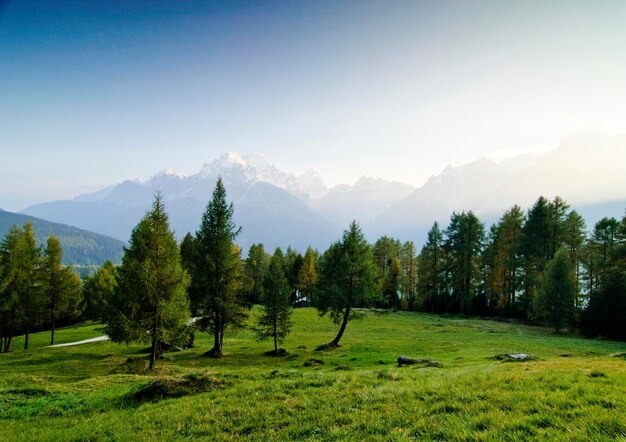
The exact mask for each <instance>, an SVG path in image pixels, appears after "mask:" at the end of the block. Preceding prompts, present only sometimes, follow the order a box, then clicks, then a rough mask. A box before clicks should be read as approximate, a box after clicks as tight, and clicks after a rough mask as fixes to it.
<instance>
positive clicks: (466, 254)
mask: <svg viewBox="0 0 626 442" xmlns="http://www.w3.org/2000/svg"><path fill="white" fill-rule="evenodd" d="M484 238H485V227H484V225H483V223H481V222H480V220H479V219H478V218H477V217H476V215H474V213H473V212H471V211H470V212H467V213H466V212H461V213H453V214H452V217H451V218H450V225H449V226H448V228H447V229H446V240H445V243H444V248H445V249H446V251H447V252H448V256H449V258H448V262H447V266H448V269H449V271H450V276H451V283H452V311H453V312H461V313H463V314H471V313H475V312H476V310H477V309H479V308H480V307H479V306H477V305H475V298H476V295H477V287H478V283H479V279H480V256H481V253H482V247H483V241H484Z"/></svg>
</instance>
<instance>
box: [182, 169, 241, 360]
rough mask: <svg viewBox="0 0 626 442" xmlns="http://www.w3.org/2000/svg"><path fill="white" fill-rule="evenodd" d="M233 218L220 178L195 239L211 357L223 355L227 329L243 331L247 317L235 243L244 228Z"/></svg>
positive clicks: (196, 280) (199, 310) (195, 277)
mask: <svg viewBox="0 0 626 442" xmlns="http://www.w3.org/2000/svg"><path fill="white" fill-rule="evenodd" d="M232 218H233V205H232V204H229V203H228V202H227V201H226V189H225V188H224V184H223V182H222V179H221V178H219V179H218V180H217V183H216V185H215V190H214V191H213V197H212V199H211V201H209V203H208V205H207V208H206V210H205V212H204V214H203V215H202V222H201V224H200V229H199V230H198V232H197V233H196V238H195V240H194V249H195V257H196V259H195V263H194V268H193V274H192V284H193V286H194V290H195V291H197V296H198V301H197V306H196V314H197V315H198V316H199V317H200V321H199V325H200V327H201V329H202V330H205V331H208V332H209V333H211V334H212V335H213V347H212V348H211V349H210V350H209V351H208V352H206V353H205V354H206V355H207V356H211V357H221V356H222V355H223V352H222V348H223V344H224V333H225V331H226V329H227V327H231V328H241V327H243V326H244V323H245V319H246V317H247V315H246V314H245V312H244V310H243V308H242V306H241V304H240V302H239V300H238V299H237V289H238V286H239V282H240V278H241V262H240V254H241V251H240V249H239V247H237V245H236V244H235V242H234V241H235V238H236V237H237V235H238V234H239V232H240V230H241V229H240V228H237V226H235V223H234V222H233V220H232Z"/></svg>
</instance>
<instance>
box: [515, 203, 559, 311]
mask: <svg viewBox="0 0 626 442" xmlns="http://www.w3.org/2000/svg"><path fill="white" fill-rule="evenodd" d="M522 233H523V236H522V242H521V244H520V251H521V254H522V267H523V272H524V279H523V295H522V298H521V299H520V304H521V305H520V308H521V311H522V312H523V314H524V316H526V317H529V316H531V313H532V312H531V305H532V299H533V297H534V296H535V294H536V292H537V290H538V289H539V282H540V280H541V275H542V274H543V271H544V270H545V267H546V264H547V262H548V261H549V260H550V259H552V256H551V255H550V251H551V245H550V244H551V241H550V238H551V235H552V229H551V226H550V207H549V203H548V200H547V199H545V198H544V197H543V196H541V197H539V199H537V201H536V202H535V204H534V205H533V207H532V208H531V209H530V210H529V211H528V214H527V216H526V220H525V222H524V227H523V228H522Z"/></svg>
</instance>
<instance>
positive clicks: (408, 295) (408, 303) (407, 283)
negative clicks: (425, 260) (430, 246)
mask: <svg viewBox="0 0 626 442" xmlns="http://www.w3.org/2000/svg"><path fill="white" fill-rule="evenodd" d="M400 263H401V264H402V284H401V286H402V287H401V290H402V303H403V305H404V307H403V308H406V309H408V310H414V309H415V303H416V298H417V266H418V264H417V256H416V251H415V244H414V243H413V241H406V242H405V243H404V244H402V247H401V249H400Z"/></svg>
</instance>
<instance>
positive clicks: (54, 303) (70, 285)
mask: <svg viewBox="0 0 626 442" xmlns="http://www.w3.org/2000/svg"><path fill="white" fill-rule="evenodd" d="M62 260H63V249H62V248H61V243H60V242H59V240H58V239H57V237H56V236H54V235H52V236H50V237H49V238H48V242H47V245H46V250H45V253H44V258H43V267H42V270H43V272H42V276H43V278H42V279H43V287H44V295H45V304H46V310H47V312H48V315H49V321H50V345H54V332H55V326H56V321H57V319H58V318H60V317H62V316H64V315H70V314H71V313H72V312H74V313H75V312H76V310H77V307H78V303H79V302H80V295H81V290H80V289H81V287H80V278H79V277H78V275H76V273H74V272H73V271H72V269H71V268H69V267H65V266H63V265H62V263H61V261H62Z"/></svg>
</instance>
